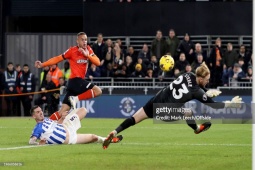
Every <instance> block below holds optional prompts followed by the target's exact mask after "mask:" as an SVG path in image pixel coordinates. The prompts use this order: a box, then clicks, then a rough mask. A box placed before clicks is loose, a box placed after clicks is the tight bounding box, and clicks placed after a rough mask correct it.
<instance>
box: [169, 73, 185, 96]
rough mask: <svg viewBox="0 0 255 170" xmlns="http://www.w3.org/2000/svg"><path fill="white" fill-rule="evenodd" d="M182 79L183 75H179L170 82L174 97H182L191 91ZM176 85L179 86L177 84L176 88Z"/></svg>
mask: <svg viewBox="0 0 255 170" xmlns="http://www.w3.org/2000/svg"><path fill="white" fill-rule="evenodd" d="M182 80H183V76H179V77H178V78H177V79H176V80H174V81H173V82H172V83H171V84H170V90H172V93H173V97H174V98H175V99H177V100H178V99H180V98H182V96H183V94H187V93H188V92H189V90H188V88H187V86H186V84H185V83H182ZM174 85H177V86H175V88H174V87H173V86H174ZM176 92H178V94H176Z"/></svg>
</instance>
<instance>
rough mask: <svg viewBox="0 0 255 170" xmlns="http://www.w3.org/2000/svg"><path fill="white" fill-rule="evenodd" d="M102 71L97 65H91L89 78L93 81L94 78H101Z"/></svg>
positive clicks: (88, 73)
mask: <svg viewBox="0 0 255 170" xmlns="http://www.w3.org/2000/svg"><path fill="white" fill-rule="evenodd" d="M100 76H101V71H100V68H99V67H97V66H96V65H95V64H91V65H90V68H89V69H88V71H87V76H86V77H88V78H89V79H90V80H92V79H93V78H94V77H100Z"/></svg>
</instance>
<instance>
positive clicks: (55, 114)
mask: <svg viewBox="0 0 255 170" xmlns="http://www.w3.org/2000/svg"><path fill="white" fill-rule="evenodd" d="M60 117H61V116H60V115H59V113H58V111H56V112H55V113H53V114H52V115H51V116H50V119H51V120H58V119H60Z"/></svg>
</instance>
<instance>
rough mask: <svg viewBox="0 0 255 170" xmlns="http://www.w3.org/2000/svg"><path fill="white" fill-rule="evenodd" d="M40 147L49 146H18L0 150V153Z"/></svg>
mask: <svg viewBox="0 0 255 170" xmlns="http://www.w3.org/2000/svg"><path fill="white" fill-rule="evenodd" d="M42 146H49V145H29V146H18V147H11V148H0V151H5V150H18V149H27V148H37V147H42Z"/></svg>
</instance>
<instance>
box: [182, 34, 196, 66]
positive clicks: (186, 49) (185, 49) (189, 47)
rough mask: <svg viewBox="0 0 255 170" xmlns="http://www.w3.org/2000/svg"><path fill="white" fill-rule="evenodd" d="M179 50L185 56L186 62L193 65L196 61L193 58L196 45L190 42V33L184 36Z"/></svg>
mask: <svg viewBox="0 0 255 170" xmlns="http://www.w3.org/2000/svg"><path fill="white" fill-rule="evenodd" d="M178 50H179V52H181V53H184V54H185V56H186V60H187V61H188V62H189V63H192V62H193V61H194V58H193V57H192V53H193V51H194V43H193V42H192V41H191V40H190V36H189V34H188V33H186V34H185V35H184V39H183V40H182V41H181V43H180V45H179V47H178Z"/></svg>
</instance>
